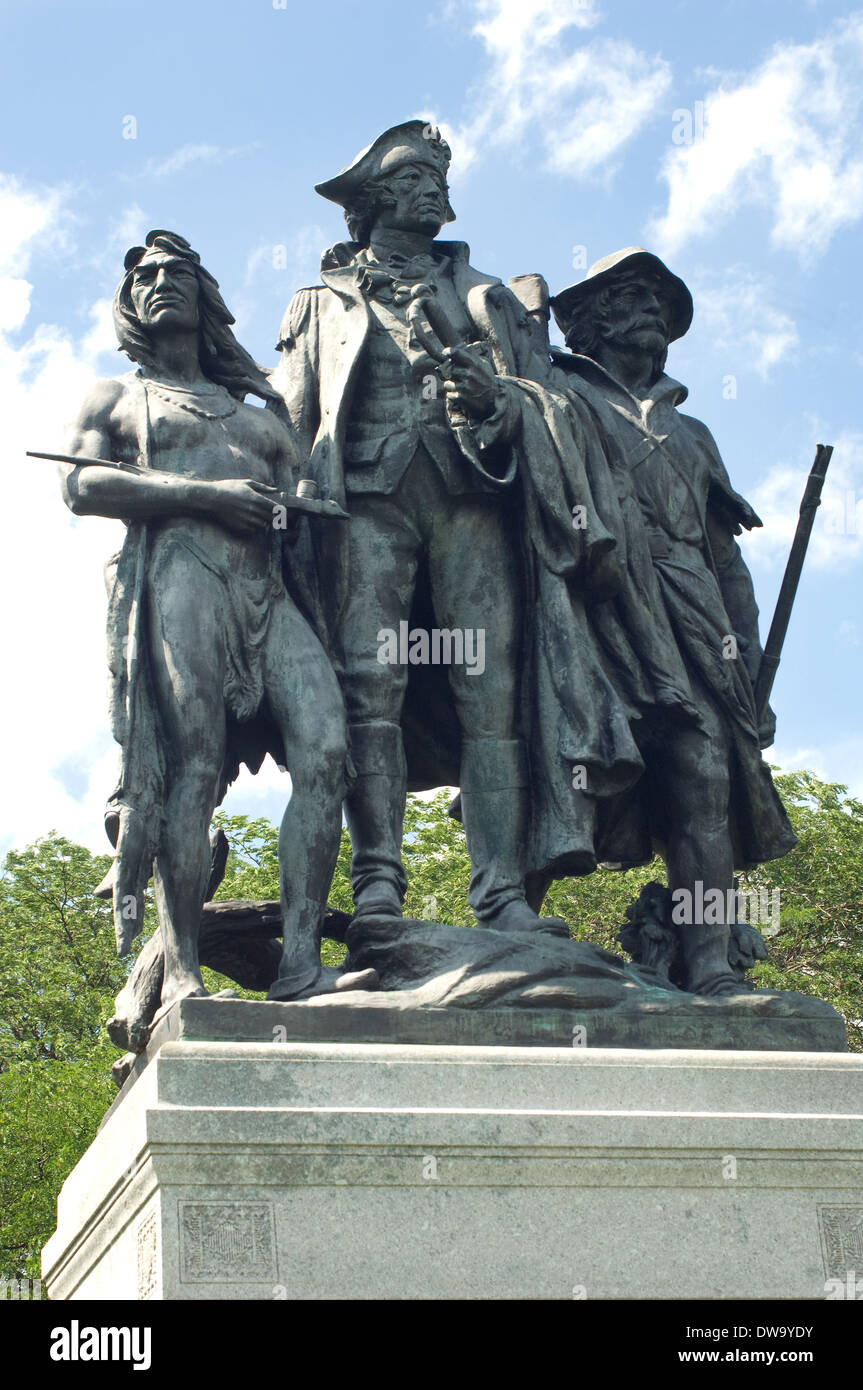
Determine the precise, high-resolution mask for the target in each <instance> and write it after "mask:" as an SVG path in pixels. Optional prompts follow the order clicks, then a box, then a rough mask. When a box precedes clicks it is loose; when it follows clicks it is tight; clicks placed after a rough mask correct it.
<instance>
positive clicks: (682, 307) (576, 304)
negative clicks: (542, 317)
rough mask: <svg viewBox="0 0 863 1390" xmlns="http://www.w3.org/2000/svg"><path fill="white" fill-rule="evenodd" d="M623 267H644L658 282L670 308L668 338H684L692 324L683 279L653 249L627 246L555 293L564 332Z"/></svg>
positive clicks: (554, 309) (553, 301) (557, 318)
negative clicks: (567, 286) (673, 273)
mask: <svg viewBox="0 0 863 1390" xmlns="http://www.w3.org/2000/svg"><path fill="white" fill-rule="evenodd" d="M624 267H625V268H626V269H627V270H642V271H644V272H645V273H646V274H648V275H650V276H651V277H652V278H653V279H655V280H657V281H658V282H659V284H660V286H661V288H662V290H663V293H664V295H665V297H666V298H667V300H668V304H669V307H670V310H671V314H670V318H669V324H668V328H669V334H668V341H669V342H671V343H673V342H674V341H675V339H677V338H682V337H683V335H684V333H686V332H687V330H688V328H689V325H690V324H691V323H692V295H691V294H690V293H689V290H688V289H687V288H686V286H685V284H684V283H683V281H682V280H681V279H679V277H678V276H677V275H672V273H671V271H670V270H669V269H668V266H667V265H666V264H665V262H664V261H661V260H660V259H659V257H658V256H654V255H653V253H652V252H651V251H645V250H644V247H643V246H626V247H624V249H623V250H622V251H615V252H613V253H612V255H610V256H603V257H602V260H599V261H594V263H593V265H592V266H591V267H590V270H589V271H588V272H587V274H586V275H585V277H584V279H583V280H580V281H579V282H578V284H577V285H570V286H569V288H568V289H566V290H561V292H560V294H556V295H554V297H553V298H552V299H551V300H550V301H549V303H550V305H551V310H552V313H553V314H554V317H555V321H556V322H557V326H558V328H559V329H560V330H561V332H562V333H564V334H565V333H566V332H567V329H568V328H569V327H570V325H571V324H572V321H573V319H576V318H577V317H578V315H579V313H580V312H581V310H582V306H583V305H585V304H586V303H587V302H588V301H589V300H590V299H592V298H593V295H594V294H595V293H596V291H597V290H598V289H601V288H602V287H603V285H605V284H608V283H610V282H611V281H613V279H614V277H615V274H616V273H617V271H619V270H620V269H622V268H624Z"/></svg>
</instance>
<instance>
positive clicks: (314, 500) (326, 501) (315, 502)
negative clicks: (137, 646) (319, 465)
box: [26, 449, 350, 521]
mask: <svg viewBox="0 0 863 1390" xmlns="http://www.w3.org/2000/svg"><path fill="white" fill-rule="evenodd" d="M26 453H27V457H28V458H31V459H48V460H49V461H50V462H52V463H73V464H74V465H75V466H76V467H77V468H95V467H99V468H114V469H117V470H119V471H120V472H121V473H135V474H137V475H138V476H141V475H143V474H144V473H146V471H147V470H146V469H145V468H140V467H139V466H138V464H137V463H118V462H116V461H115V460H114V459H96V458H86V457H80V456H79V455H75V454H40V453H37V451H36V450H35V449H28V450H27V451H26ZM300 488H303V489H304V492H303V493H300V492H299V489H300ZM312 489H314V493H312V492H311V490H312ZM316 493H317V484H316V483H315V482H313V481H312V480H311V479H310V478H301V479H300V481H299V482H298V483H297V492H296V493H293V492H280V493H279V494H278V496H277V497H274V499H273V501H274V502H278V504H279V505H280V506H283V507H285V508H286V509H287V510H288V511H293V512H307V513H309V515H311V516H331V517H338V518H339V519H340V520H342V521H349V520H350V517H349V516H348V513H347V512H345V511H343V510H342V508H341V507H340V506H339V504H338V502H335V501H333V499H332V498H324V497H318V496H317V495H315V494H316Z"/></svg>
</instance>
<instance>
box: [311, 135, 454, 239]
mask: <svg viewBox="0 0 863 1390" xmlns="http://www.w3.org/2000/svg"><path fill="white" fill-rule="evenodd" d="M450 156H451V150H450V147H449V145H448V144H447V142H446V140H444V138H443V136H442V135H441V133H440V131H439V130H438V128H437V126H435V125H430V124H429V122H428V121H403V122H402V124H401V125H394V126H390V128H389V130H385V131H384V133H383V135H379V136H378V138H377V140H374V141H373V142H372V144H371V145H368V146H367V147H366V148H365V149H364V150H360V152H359V154H358V155H357V157H356V158H355V159H354V160H352V161H351V163H350V164H349V165H348V166H347V168H345V169H343V170H342V171H341V173H340V174H336V177H335V178H334V179H327V181H326V182H325V183H316V184H315V192H316V193H320V195H321V197H323V198H329V199H330V202H333V203H339V204H340V206H341V207H343V208H346V209H348V210H350V208H351V207H352V205H353V203H354V201H355V198H356V195H357V192H358V190H359V189H360V188H362V186H363V184H365V183H367V182H368V181H369V179H376V178H379V177H380V176H381V175H384V174H389V173H391V172H392V170H393V169H398V168H399V166H400V165H402V164H429V165H431V167H432V168H433V169H436V170H437V171H438V173H439V174H441V175H442V177H443V178H444V180H445V179H446V174H447V169H448V168H449V162H450ZM446 220H447V222H452V221H454V220H455V213H454V212H453V210H452V208H451V207H450V206H449V204H447V219H446Z"/></svg>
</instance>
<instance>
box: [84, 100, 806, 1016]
mask: <svg viewBox="0 0 863 1390" xmlns="http://www.w3.org/2000/svg"><path fill="white" fill-rule="evenodd" d="M449 159H450V151H449V148H448V146H447V145H446V143H445V142H444V140H443V139H442V138H441V137H440V135H439V133H438V132H437V130H436V129H434V128H433V127H430V126H428V125H425V124H424V123H423V122H421V121H408V122H405V123H403V124H401V125H398V126H395V127H393V128H392V129H390V130H387V131H386V132H385V133H384V134H383V135H381V136H380V137H379V138H378V139H377V140H375V141H374V143H373V144H372V145H371V146H369V148H368V149H366V150H364V151H363V152H362V153H361V154H360V155H359V156H358V157H357V158H356V159H355V160H354V161H353V162H352V164H351V165H350V166H349V167H348V168H346V169H345V170H343V172H342V173H340V174H339V175H337V176H336V177H335V178H332V179H330V180H329V181H328V182H326V183H323V184H320V185H319V186H318V190H317V191H318V192H319V193H320V194H322V195H323V196H324V197H325V198H328V199H330V200H331V201H333V202H335V203H337V204H338V205H339V206H341V207H342V208H343V210H344V213H345V218H346V221H347V229H348V234H349V240H346V241H344V242H341V243H339V244H338V245H336V246H333V247H332V248H331V249H330V250H328V251H327V252H326V253H325V255H324V257H323V260H322V264H321V283H320V284H319V285H316V286H314V287H312V288H308V289H301V290H299V291H298V292H297V294H296V295H295V296H294V298H293V300H292V301H291V304H290V305H289V307H288V309H287V312H286V314H285V316H284V319H283V322H282V327H281V332H280V338H279V362H278V365H277V366H276V367H275V368H274V370H272V371H268V370H265V369H263V368H261V367H259V366H258V365H256V364H255V362H254V361H253V360H252V359H251V357H250V356H249V355H248V353H246V352H245V351H244V350H243V349H242V348H241V347H240V346H239V344H238V343H237V341H236V339H235V338H234V335H233V333H232V331H231V324H232V322H233V319H232V317H231V315H230V313H229V311H228V309H227V308H226V306H225V304H224V302H223V300H222V298H221V295H220V294H219V290H218V286H217V283H216V281H215V280H214V279H213V278H212V276H211V275H210V274H209V273H208V272H207V271H206V270H205V269H204V268H203V266H202V265H201V261H200V258H199V256H198V255H197V253H196V252H194V251H193V250H192V249H191V247H190V246H189V244H188V242H186V241H185V240H184V239H183V238H182V237H180V236H178V235H177V234H175V233H172V232H167V231H154V232H151V233H150V234H149V235H148V237H147V239H146V245H145V246H143V247H135V248H133V249H132V250H131V251H130V252H129V253H128V255H127V257H126V264H125V274H124V277H123V280H122V282H121V284H120V286H119V288H118V290H117V294H116V296H115V301H114V316H115V323H116V326H117V332H118V338H119V342H120V345H121V347H122V349H123V350H124V351H125V352H126V353H127V354H128V356H129V357H130V358H131V359H132V361H133V363H134V364H136V367H135V370H134V371H133V372H131V373H130V374H129V375H128V376H126V377H121V378H118V379H112V380H107V381H102V382H100V383H99V384H98V385H97V386H96V388H95V389H94V390H93V391H92V392H91V394H90V396H89V397H88V399H87V401H86V402H85V404H84V406H83V408H82V411H81V413H80V416H79V419H78V421H77V422H76V425H75V427H74V430H73V435H72V438H71V440H70V443H69V445H68V455H69V459H70V461H69V462H68V463H66V464H65V465H64V472H65V478H64V484H63V486H64V495H65V498H66V501H67V503H68V504H69V506H70V507H71V508H72V509H73V511H74V512H75V513H76V514H78V515H99V516H110V517H118V518H121V519H122V520H123V521H125V522H126V526H127V531H126V539H125V543H124V545H123V548H122V551H121V553H120V554H119V556H118V557H115V560H114V561H113V562H112V565H111V567H110V568H109V594H110V598H109V624H108V626H109V649H110V669H111V691H112V704H111V714H112V724H113V731H114V734H115V737H116V738H117V740H118V742H119V744H120V747H121V754H122V756H121V771H120V777H119V781H118V785H117V787H116V789H115V791H114V793H113V795H112V797H111V799H110V802H109V807H108V814H107V817H106V825H107V828H108V831H109V834H110V836H111V838H112V840H113V842H114V844H115V846H116V858H115V861H114V867H113V869H112V873H111V875H110V878H109V881H108V882H107V883H106V884H105V885H103V887H102V890H101V891H102V892H103V893H105V894H110V895H111V896H112V898H113V904H114V920H115V925H116V929H117V938H118V949H120V950H121V951H125V950H127V949H128V947H129V944H130V941H131V939H132V936H133V935H134V933H135V931H136V930H138V929H139V927H140V923H141V919H142V916H143V894H144V892H145V890H146V888H147V885H148V883H149V881H150V879H151V877H152V879H153V882H154V890H155V900H156V905H157V911H158V917H159V922H160V927H161V933H162V940H163V946H164V979H163V985H162V996H161V1002H162V1011H163V1012H164V1011H165V1010H167V1009H168V1008H170V1007H171V1005H172V1004H173V1003H175V1002H176V1001H177V1000H178V999H181V998H185V997H188V996H195V995H203V994H205V993H206V991H205V990H204V986H203V984H202V980H201V974H200V968H199V961H198V950H197V940H198V928H199V923H200V918H201V908H202V904H203V902H204V898H205V896H206V893H207V887H208V879H209V877H210V873H211V852H210V842H209V836H208V831H209V825H210V821H211V817H212V813H213V810H214V808H215V807H216V806H217V805H218V804H219V802H220V801H221V799H222V797H223V796H224V793H225V791H226V789H227V787H228V785H229V784H230V782H231V781H232V780H233V779H234V778H235V777H236V775H237V772H238V769H239V767H240V765H241V764H242V763H245V764H246V765H247V766H248V767H249V768H250V769H251V770H252V771H257V769H258V768H259V767H260V765H261V762H262V760H263V758H264V757H265V756H266V754H267V753H268V752H269V753H270V754H271V755H272V756H273V757H274V758H275V760H276V761H277V762H278V763H279V765H280V766H282V767H286V768H287V769H288V771H289V773H290V776H291V780H292V792H291V796H290V800H289V802H288V805H287V810H286V812H285V816H284V820H283V822H282V825H281V829H280V835H279V860H280V873H281V900H282V925H283V941H284V947H283V953H282V960H281V967H280V972H279V978H278V980H277V981H276V982H275V983H274V984H273V986H272V988H271V990H270V996H271V997H272V998H275V999H280V1000H302V999H307V998H309V997H311V996H312V995H319V994H324V993H331V992H334V991H339V992H341V991H345V990H356V989H369V988H374V986H375V974H374V971H370V970H365V971H360V972H358V971H352V970H350V969H347V970H337V969H334V968H331V967H325V966H322V964H321V960H320V930H321V924H322V919H323V915H324V911H325V908H326V902H327V893H328V891H329V888H330V884H331V880H332V875H333V871H334V867H335V863H336V856H337V853H338V846H339V838H340V832H341V824H342V811H343V810H344V814H345V816H346V819H347V824H348V827H349V831H350V839H351V846H352V861H351V877H352V885H353V892H354V914H355V919H357V920H361V919H363V918H380V917H385V918H388V919H398V918H399V917H400V916H401V914H402V904H403V901H404V897H405V891H406V886H407V885H406V877H405V871H404V866H403V862H402V852H401V850H402V826H403V817H404V810H405V803H406V797H407V794H408V792H409V791H411V790H420V789H426V788H431V787H435V786H442V785H453V786H457V787H458V788H459V797H458V807H457V809H458V814H460V816H461V819H462V821H463V823H464V828H465V833H466V838H467V847H468V851H469V855H470V863H471V879H470V889H469V902H470V907H471V909H472V911H473V914H474V916H475V918H476V920H477V922H478V923H479V924H480V925H481V926H482V927H485V928H488V929H491V930H493V931H497V932H505V933H516V934H518V933H536V932H543V933H549V934H552V935H565V934H567V933H568V927H567V924H566V923H563V922H562V921H560V919H558V918H554V917H543V916H542V915H541V912H542V902H543V898H544V896H545V893H546V891H547V889H548V887H549V885H550V884H551V882H552V881H553V880H554V879H555V878H560V877H563V876H567V875H575V874H585V873H590V872H591V871H593V870H594V869H595V868H596V866H597V864H599V863H603V864H613V865H617V866H621V867H626V866H631V865H637V864H642V863H645V862H648V861H649V860H650V859H651V858H652V856H653V855H654V853H656V852H657V851H658V852H659V853H660V854H661V855H662V857H663V858H664V861H665V864H666V867H667V880H668V895H669V902H670V901H671V900H672V899H674V900H675V901H689V902H694V901H696V900H697V901H698V902H700V903H704V902H706V901H709V900H710V899H709V896H708V895H710V894H713V895H714V899H715V902H716V903H721V904H722V905H723V906H721V907H719V908H715V909H714V910H713V911H700V912H698V913H695V914H691V915H693V916H694V918H695V920H691V921H689V920H685V919H684V925H683V926H682V927H681V929H680V949H681V971H682V975H681V979H682V984H683V986H684V987H685V988H686V989H687V990H689V991H691V992H693V993H699V994H704V995H713V996H718V995H724V994H734V993H737V992H739V991H740V989H741V985H740V982H739V978H738V977H737V976H736V975H735V974H734V973H733V971H732V970H731V968H730V966H729V960H728V950H729V935H730V933H731V932H732V931H733V927H734V920H733V919H734V912H733V900H734V895H733V885H734V876H735V872H736V871H738V870H741V869H743V868H746V867H749V866H752V865H755V864H758V863H760V862H763V861H765V860H768V859H773V858H776V857H778V856H781V855H783V854H786V853H787V852H788V851H789V850H790V849H791V848H792V847H793V845H794V843H795V839H794V834H793V832H792V829H791V826H790V824H789V821H788V818H787V816H786V814H785V811H784V809H783V806H782V804H781V802H780V800H779V797H778V795H777V793H776V791H775V789H774V786H773V783H772V780H771V776H770V772H769V769H768V768H767V766H766V764H765V762H764V761H763V758H762V753H761V750H762V748H764V747H765V746H767V745H768V744H769V743H770V742H771V741H772V736H773V718H772V714H771V712H770V710H769V708H768V707H767V705H766V701H764V700H762V701H760V705H759V702H757V701H756V696H755V686H756V683H757V679H758V675H759V669H760V665H761V657H762V649H761V644H760V641H759V633H758V610H757V608H756V605H755V599H754V595H753V588H752V582H751V579H750V576H749V572H748V570H747V568H746V565H745V563H744V561H743V558H742V555H741V552H740V549H739V546H738V542H737V539H736V538H737V537H738V536H739V535H740V534H741V530H742V529H746V530H749V529H751V528H752V527H755V526H759V525H760V524H761V523H760V521H759V519H758V517H757V516H756V514H755V513H754V511H753V510H752V508H751V506H750V505H749V504H748V503H747V502H746V501H745V499H744V498H743V497H741V496H740V495H739V494H738V493H737V492H736V491H735V490H734V488H733V486H732V484H731V481H730V480H729V477H728V474H727V472H726V469H725V467H724V465H723V462H722V459H721V458H720V455H719V452H718V449H717V447H716V444H715V443H714V440H713V437H712V435H711V434H710V431H709V430H708V429H707V427H706V426H705V425H703V424H702V423H701V422H700V421H699V420H696V419H694V418H693V417H692V416H689V415H687V414H685V413H684V412H683V410H682V409H681V407H682V406H683V404H684V402H685V400H686V395H687V392H686V388H685V387H684V386H682V385H681V384H680V383H679V382H678V381H675V380H674V379H673V378H672V377H670V376H668V375H667V374H666V371H665V364H666V355H667V352H668V348H669V345H670V344H671V343H672V342H674V341H675V340H676V339H678V338H680V337H682V335H683V334H685V333H686V332H687V330H688V329H689V326H690V323H691V320H692V313H693V306H692V299H691V296H690V294H689V291H688V289H687V287H686V286H685V284H684V283H683V282H682V281H681V280H680V279H679V278H678V277H677V276H675V275H674V274H672V272H671V271H670V270H669V269H668V268H667V267H666V266H665V265H664V264H663V262H662V261H661V260H659V259H658V258H657V257H656V256H655V255H652V254H651V253H649V252H648V251H645V250H642V249H640V248H633V247H630V248H627V249H625V250H622V251H618V252H616V253H614V254H612V255H608V256H605V257H604V258H603V259H601V260H599V261H597V262H596V263H595V264H594V265H593V266H592V267H591V269H590V270H589V271H588V273H587V275H586V276H585V278H584V279H583V280H582V281H581V282H580V283H578V284H575V285H572V286H570V287H569V288H564V289H562V290H561V291H560V292H558V293H557V294H555V295H554V296H553V297H549V293H548V289H547V287H546V285H545V282H544V280H543V279H542V278H541V277H540V276H538V275H522V276H518V277H515V278H514V279H513V280H512V281H510V285H509V286H506V285H504V284H503V283H502V282H501V281H500V280H499V279H497V278H495V277H494V276H491V275H487V274H484V273H482V272H480V271H478V270H476V269H475V268H474V267H473V266H472V265H471V264H470V261H469V254H468V247H467V246H466V245H465V244H464V243H463V242H457V241H444V240H439V239H438V235H439V233H440V231H441V229H442V227H443V226H444V224H445V223H447V222H449V221H452V220H453V218H454V214H453V211H452V208H451V207H450V203H449V193H448V187H447V170H448V166H449ZM551 314H553V315H554V318H555V320H556V322H557V324H558V325H559V327H560V330H561V332H562V334H563V336H564V339H565V342H566V350H561V349H557V348H552V347H550V345H549V338H548V326H549V320H550V316H551ZM249 394H251V395H254V396H255V397H257V398H258V399H259V400H260V401H263V402H264V403H265V405H266V407H267V409H265V410H261V409H259V408H256V407H253V406H251V405H247V404H246V403H245V398H246V396H247V395H249ZM300 481H302V483H303V486H302V488H301V489H300V496H299V497H298V496H297V485H298V483H299V482H300ZM307 498H311V499H312V501H311V503H310V504H309V503H305V501H304V499H307ZM285 516H287V518H288V521H287V524H285V522H284V519H285ZM278 518H280V519H281V524H279V521H278ZM431 630H434V631H435V633H437V634H438V636H440V635H441V634H442V635H443V638H444V639H445V641H444V642H443V644H442V645H441V643H440V642H439V643H438V645H437V646H436V647H435V648H434V650H435V651H436V652H438V659H437V660H436V661H435V660H432V659H429V658H428V657H426V659H424V658H423V653H424V652H426V653H427V652H428V651H429V646H428V643H427V642H426V641H425V635H427V634H428V633H429V632H430V631H431ZM388 633H395V634H398V633H402V634H405V633H406V634H407V637H408V642H407V643H403V644H402V650H401V655H400V656H397V659H393V658H392V655H390V656H389V657H383V656H382V644H383V642H384V638H385V634H388ZM465 633H470V634H477V633H482V640H483V644H484V645H483V651H484V660H483V662H482V666H481V668H480V664H479V663H477V662H473V663H470V662H467V661H465V660H459V659H458V654H459V652H460V651H463V649H464V648H463V641H462V639H463V636H464V634H465ZM460 642H461V645H460ZM441 651H443V656H441V655H440V653H441ZM699 893H700V897H699ZM687 895H689V896H688V898H687ZM725 904H728V905H729V906H730V910H728V908H727V907H726V906H725ZM678 920H681V919H678Z"/></svg>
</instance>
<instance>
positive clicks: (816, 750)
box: [765, 734, 863, 800]
mask: <svg viewBox="0 0 863 1390" xmlns="http://www.w3.org/2000/svg"><path fill="white" fill-rule="evenodd" d="M765 757H766V758H767V761H768V762H770V763H773V764H775V765H777V766H779V767H780V768H781V769H782V771H783V772H797V771H806V772H814V773H815V776H816V777H818V778H820V780H821V781H822V782H838V783H839V784H840V785H841V786H843V787H847V788H848V791H849V793H850V794H851V796H853V797H856V798H857V799H858V800H859V799H861V798H863V734H852V735H851V737H850V738H844V739H837V740H836V742H834V743H824V744H820V745H818V746H817V747H816V746H804V747H797V748H792V747H790V746H789V747H787V748H786V747H783V746H781V745H779V744H776V745H774V747H773V748H771V749H770V750H769V751H768V752H767V753H766V754H765Z"/></svg>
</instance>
